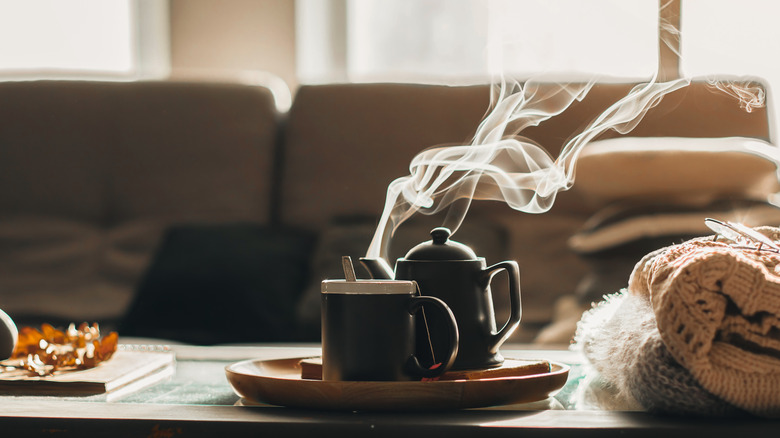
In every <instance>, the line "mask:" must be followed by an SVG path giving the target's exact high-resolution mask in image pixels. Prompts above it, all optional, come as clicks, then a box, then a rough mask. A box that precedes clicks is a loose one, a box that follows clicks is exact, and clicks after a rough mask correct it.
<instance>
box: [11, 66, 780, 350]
mask: <svg viewBox="0 0 780 438" xmlns="http://www.w3.org/2000/svg"><path fill="white" fill-rule="evenodd" d="M630 87H631V84H601V85H597V86H595V87H594V89H593V90H592V91H591V92H590V93H589V94H588V96H587V97H586V98H585V99H584V100H583V101H581V102H575V104H574V105H572V106H571V107H570V108H569V109H568V110H567V111H566V112H564V113H563V114H562V115H560V116H558V117H556V118H554V119H552V120H550V121H549V122H546V123H543V124H541V125H540V126H537V127H531V128H529V129H528V130H527V131H524V135H526V136H528V137H529V138H531V139H533V140H534V141H536V142H538V143H539V144H540V145H542V146H544V147H545V148H547V149H548V150H549V151H550V153H551V154H552V155H553V156H555V155H556V154H557V153H558V151H559V150H560V148H561V146H562V144H563V143H564V142H565V141H566V140H567V139H568V138H570V137H571V135H572V134H573V133H575V132H577V130H578V129H580V128H581V127H582V126H583V125H584V124H585V123H587V122H588V121H589V120H592V119H593V118H594V117H595V116H596V115H597V114H599V113H600V112H601V111H603V110H604V109H605V108H607V107H608V106H609V105H611V104H612V103H613V102H615V101H616V100H617V99H619V98H620V97H622V96H623V95H625V93H626V92H627V91H628V90H629V89H630ZM489 97H490V93H489V87H488V86H470V87H445V86H430V85H412V84H333V85H316V86H314V85H313V86H303V87H301V88H300V89H299V90H297V93H296V96H295V99H294V102H293V105H292V108H291V109H290V111H289V112H288V113H284V114H280V113H278V112H277V111H276V110H275V106H274V102H273V99H272V96H271V95H270V93H269V92H268V91H267V90H265V89H263V88H261V87H254V86H246V85H238V84H219V83H195V82H192V83H185V82H131V83H99V82H76V81H73V82H69V81H31V82H6V83H0V181H1V183H0V308H2V309H4V310H6V312H7V313H9V314H10V315H11V316H12V317H13V318H15V319H17V321H20V322H23V323H39V322H41V321H50V322H66V321H97V322H99V323H101V324H104V325H106V326H110V327H119V329H120V334H129V335H139V336H156V337H168V338H171V339H175V340H181V341H186V342H195V343H214V342H244V341H246V342H256V341H281V340H317V339H318V332H317V331H318V312H319V301H318V291H319V282H320V281H321V280H322V279H324V278H333V277H337V276H340V275H341V272H340V269H341V268H340V266H341V265H340V256H341V255H351V256H352V257H353V259H355V260H357V258H358V257H360V256H362V255H364V253H365V250H366V248H367V245H368V242H369V240H370V239H371V237H372V235H373V232H374V228H375V227H376V224H377V218H378V216H379V214H380V213H381V209H382V206H383V204H384V197H385V191H386V189H387V186H388V184H389V183H390V182H391V181H392V180H393V179H395V178H397V177H400V176H404V175H406V174H407V173H408V165H409V162H410V161H411V159H412V158H413V157H414V155H415V154H416V153H418V152H419V151H421V150H423V149H424V148H427V147H430V146H434V145H440V144H468V142H469V141H470V140H471V137H472V136H473V134H474V132H475V130H476V128H477V126H478V124H479V122H480V121H481V120H482V118H483V117H484V115H485V114H486V112H487V111H488V110H489V105H490V99H489ZM618 136H619V135H618V134H617V133H615V132H608V133H606V134H605V135H603V136H602V137H601V138H602V139H606V138H610V137H618ZM629 136H632V137H637V138H644V139H645V140H646V138H669V137H674V138H678V137H694V138H720V137H728V138H730V137H744V138H752V139H757V140H759V141H763V140H768V139H769V136H770V124H769V122H768V117H767V111H766V109H764V108H759V109H756V110H754V111H752V112H746V111H744V110H742V109H740V108H739V105H738V104H736V102H735V101H734V100H733V99H732V98H729V97H728V96H726V95H723V94H719V93H715V92H713V91H712V90H710V89H709V88H708V87H707V86H706V84H704V83H694V84H692V85H691V86H690V87H687V88H685V89H683V90H680V91H678V92H675V93H673V94H672V95H669V96H667V98H665V99H664V100H662V101H661V102H660V104H658V105H657V106H656V107H655V108H653V110H651V111H650V112H649V113H648V115H647V116H646V117H645V119H644V120H643V121H642V123H641V124H640V125H639V126H637V128H636V129H634V130H633V131H632V132H631V133H630V134H629ZM664 141H665V140H664ZM689 152H690V151H689ZM697 154H698V152H697V153H695V154H693V155H690V154H689V155H685V154H683V156H684V158H685V159H686V160H688V159H692V158H696V157H699V155H697ZM702 154H705V155H708V156H709V155H711V154H712V152H702ZM638 156H643V155H641V154H639V155H632V156H631V157H632V158H636V157H638ZM647 157H650V158H653V157H654V158H656V160H655V161H656V162H655V164H658V165H657V166H656V165H655V164H653V165H648V162H640V164H637V162H632V161H631V160H630V159H629V162H628V164H625V165H623V167H624V168H625V166H638V167H639V168H640V170H641V172H640V173H641V174H640V173H637V172H636V171H634V172H633V173H629V175H636V176H637V178H630V181H625V184H624V185H623V184H619V185H620V186H621V187H622V189H623V190H619V191H615V192H614V193H611V192H610V190H608V189H609V188H608V189H607V190H605V189H604V188H603V187H599V183H598V182H599V181H604V180H605V178H607V179H606V180H608V178H618V181H621V180H620V178H624V179H625V178H626V177H625V176H621V175H620V174H610V173H609V172H610V170H615V169H616V168H615V166H614V165H613V164H612V163H613V161H611V160H614V159H615V157H614V156H612V155H610V154H601V155H599V154H591V155H588V154H584V153H583V157H582V161H581V164H582V166H581V168H578V176H577V178H578V180H579V179H580V178H581V180H582V181H584V182H583V183H582V185H580V184H578V180H575V185H574V188H573V189H572V190H569V191H566V192H562V193H561V194H560V195H559V197H558V199H557V201H556V203H555V205H554V206H553V208H552V209H551V210H550V211H549V212H547V213H544V214H538V215H534V214H527V213H521V212H518V211H515V210H512V209H510V208H508V207H507V206H506V205H504V204H502V203H499V202H492V201H483V202H475V203H474V204H473V205H472V208H471V210H470V211H469V214H468V216H467V218H466V221H465V222H464V224H463V226H462V228H461V229H460V230H459V231H458V232H457V233H456V235H455V236H454V238H455V240H458V241H461V242H463V243H466V244H469V245H471V246H472V247H473V248H474V249H475V251H476V252H477V253H478V254H479V255H481V256H484V257H485V258H486V259H487V262H488V263H489V264H491V263H494V262H498V261H501V260H505V259H511V260H516V261H517V262H518V263H519V265H520V268H521V287H522V297H523V309H524V316H523V323H522V324H521V328H520V330H518V332H517V333H516V335H515V337H514V339H515V340H521V341H530V340H533V339H534V337H535V336H537V334H538V333H539V330H540V329H541V328H543V327H545V326H547V325H549V324H550V323H551V322H552V321H553V320H554V318H555V315H554V312H555V308H556V302H557V301H558V300H559V298H561V297H576V296H578V295H577V294H579V295H580V298H579V299H578V300H577V303H578V305H583V306H584V305H587V303H586V301H587V300H588V299H590V298H591V297H592V296H593V293H594V290H596V291H600V290H601V289H598V287H603V293H610V292H614V291H615V290H614V288H615V287H617V286H614V285H615V284H620V282H621V281H622V280H623V279H624V278H626V277H625V276H626V275H627V274H626V273H625V269H626V268H625V266H622V265H626V266H628V265H630V264H631V263H633V262H634V260H633V257H635V256H636V254H638V252H637V251H639V252H641V251H644V249H645V248H644V247H633V248H632V249H631V251H633V252H625V251H624V252H619V253H618V256H617V257H618V258H619V260H620V262H615V265H614V266H618V265H621V266H622V267H621V269H617V268H615V269H614V270H611V269H609V268H607V269H606V272H608V273H610V274H613V275H612V277H613V278H611V279H610V280H611V281H612V283H611V284H608V283H605V282H602V283H599V282H598V281H595V280H594V279H593V278H592V277H593V275H594V273H597V272H601V273H603V272H604V271H605V269H604V265H603V264H599V263H601V262H602V261H603V260H604V258H603V257H602V258H599V257H600V256H601V255H603V254H602V253H601V250H602V249H604V247H603V246H602V247H599V245H598V244H597V245H596V246H595V247H594V246H591V247H590V249H588V250H583V251H579V252H577V251H575V249H576V248H572V247H571V243H570V240H571V238H572V237H573V236H575V235H577V234H578V233H579V234H582V233H583V232H586V233H587V232H588V231H593V230H592V227H593V221H594V220H595V221H596V222H598V218H599V217H600V216H599V215H604V211H605V209H608V208H611V207H614V206H615V205H621V204H623V205H630V206H631V207H632V208H634V207H636V206H637V205H639V206H640V207H643V208H644V212H643V213H642V214H647V213H651V214H652V212H653V211H654V209H657V210H656V211H661V210H663V211H664V212H673V213H679V212H686V213H688V212H689V210H692V209H693V210H694V211H697V212H704V211H706V212H709V211H711V210H714V211H715V212H716V213H717V212H728V211H732V210H733V208H732V207H733V206H734V205H736V204H734V203H744V202H745V201H748V202H753V201H756V200H757V201H758V202H757V203H759V204H760V205H759V207H760V208H763V209H764V210H766V209H767V208H769V209H770V211H773V210H771V209H772V208H773V207H771V206H769V207H768V206H766V205H764V204H763V203H762V202H761V201H762V199H761V198H763V197H764V196H765V195H766V194H767V193H768V192H770V191H773V190H775V187H774V186H773V185H772V183H771V180H772V179H773V178H774V171H775V167H774V165H773V164H772V163H769V162H768V161H766V160H763V159H759V158H756V157H753V156H747V155H745V154H736V155H734V154H732V155H728V154H720V155H717V156H716V158H715V161H714V164H713V163H711V162H708V164H707V165H706V167H705V168H701V167H696V166H697V165H696V164H695V163H694V162H692V161H684V162H685V163H687V164H684V165H682V166H681V168H684V169H687V170H686V171H685V172H684V173H686V174H689V173H690V174H691V175H692V176H690V177H689V178H688V179H687V180H685V179H683V180H680V181H678V180H674V181H673V183H674V184H677V185H676V186H672V188H671V189H670V188H669V187H668V186H665V185H664V184H663V183H660V184H659V183H658V181H668V180H670V178H669V176H670V174H669V172H670V171H669V169H677V168H675V167H669V165H668V163H669V162H670V161H669V160H668V159H667V160H664V159H660V160H658V159H657V158H658V156H657V155H653V154H652V153H650V155H647ZM734 157H736V159H735V158H734ZM619 158H620V159H624V160H625V159H626V158H625V157H619ZM662 158H668V154H667V155H665V156H664V157H662ZM721 158H725V159H726V160H725V162H724V160H723V159H721ZM651 161H652V160H651ZM675 161H679V160H675ZM615 162H618V161H615ZM659 163H660V164H659ZM735 163H736V168H735V166H734V165H735ZM726 164H728V165H726ZM713 166H714V167H713ZM709 172H720V173H719V175H723V176H722V177H719V178H716V179H715V183H713V184H709V183H706V184H704V185H696V184H687V185H686V183H685V181H689V182H690V181H698V180H699V178H697V176H696V175H697V173H698V174H699V175H701V174H705V173H709ZM677 174H680V172H679V170H678V171H677ZM672 179H673V178H672ZM637 181H638V183H637ZM768 181H769V182H768ZM653 182H655V183H653ZM612 186H614V184H612ZM632 187H633V188H632ZM681 187H692V188H691V189H690V190H688V191H687V192H686V190H685V189H683V188H681ZM670 190H671V191H670ZM634 192H636V193H639V196H637V197H632V196H631V194H632V193H634ZM675 194H676V195H675ZM678 195H679V196H678ZM637 201H641V202H637ZM713 202H715V203H713ZM716 204H717V205H716ZM739 205H740V206H742V207H744V205H743V204H739ZM751 205H752V204H751ZM751 205H748V207H750V208H752V207H751ZM740 208H741V207H740ZM764 210H762V211H764ZM740 211H747V210H744V209H743V210H740ZM750 211H753V210H750ZM702 214H704V213H702ZM612 217H613V218H614V216H612ZM634 217H636V216H634ZM767 217H771V216H766V215H764V216H761V218H762V220H774V218H773V217H771V219H766V218H767ZM594 218H595V219H594ZM748 219H750V218H748ZM589 220H590V222H588V221H589ZM778 221H780V219H778ZM441 222H442V219H441V217H440V216H420V217H415V218H413V219H412V220H410V221H409V222H407V223H405V224H403V225H402V226H401V227H400V229H399V232H398V234H397V235H396V236H395V237H394V238H393V240H392V242H391V247H390V249H389V253H390V256H389V258H390V259H391V262H392V260H394V259H395V258H396V257H399V256H402V255H403V254H404V253H405V252H406V250H408V249H409V248H410V247H411V246H413V245H414V244H416V243H418V242H421V241H423V240H427V239H429V235H428V232H429V231H430V229H431V228H433V227H434V226H438V225H440V224H441ZM608 222H609V221H607V223H608ZM613 222H614V221H613ZM603 224H604V222H603V221H602V225H603ZM588 227H591V229H588ZM700 231H701V230H698V229H697V230H690V229H686V230H681V229H676V228H674V227H671V228H670V229H667V230H660V231H658V232H657V233H656V234H655V235H653V236H652V237H654V238H661V240H657V241H654V244H656V245H658V244H663V242H665V241H670V239H673V238H679V237H680V236H684V235H689V234H697V233H699V232H700ZM591 237H592V236H591ZM640 237H642V236H640ZM644 237H647V236H644ZM663 239H666V240H663ZM635 240H636V239H634V238H628V239H624V241H622V242H619V243H621V244H623V243H631V242H633V241H635ZM659 242H660V243H659ZM607 246H610V245H607ZM614 246H615V245H611V247H614ZM618 246H619V245H618ZM594 248H596V249H595V250H594ZM594 254H596V255H597V257H595V258H594V257H592V256H593V255H594ZM610 257H614V254H613V255H612V256H610ZM607 259H609V257H607ZM594 260H596V263H594ZM608 266H609V265H608ZM613 271H614V272H613ZM359 274H361V275H365V274H364V272H362V271H360V270H359ZM497 281H498V284H497V286H494V294H495V303H496V307H497V313H498V315H499V318H504V317H505V315H506V307H507V299H506V298H505V297H504V294H503V293H502V292H504V290H503V289H504V287H502V286H503V284H502V283H501V279H500V278H499V279H498V280H497ZM594 281H595V282H594ZM584 284H588V285H590V286H583V285H584ZM599 284H600V285H602V286H598V285H599ZM594 285H597V286H594ZM583 287H585V288H589V291H588V292H587V293H583V292H582V291H581V290H582V289H583ZM594 288H595V289H594ZM578 290H579V292H578ZM563 333H566V330H564V331H563ZM564 337H565V335H564ZM556 339H557V338H556Z"/></svg>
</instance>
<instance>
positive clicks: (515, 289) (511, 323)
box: [482, 261, 523, 353]
mask: <svg viewBox="0 0 780 438" xmlns="http://www.w3.org/2000/svg"><path fill="white" fill-rule="evenodd" d="M501 270H505V271H506V272H507V274H508V275H509V307H510V309H509V319H508V320H507V322H506V324H504V326H503V327H502V328H501V330H499V331H498V332H497V333H496V334H494V335H493V336H492V339H491V342H490V352H491V353H496V352H498V349H499V347H501V344H503V343H504V342H506V340H507V339H509V336H511V335H512V333H513V332H514V331H515V329H516V328H517V326H518V325H520V319H521V318H522V316H523V309H522V305H521V302H520V268H519V266H518V265H517V262H515V261H505V262H500V263H496V264H495V265H493V266H490V267H488V268H485V270H484V271H482V272H483V273H484V274H485V277H484V278H485V284H486V285H490V282H491V281H492V280H493V276H494V275H496V273H498V272H499V271H501Z"/></svg>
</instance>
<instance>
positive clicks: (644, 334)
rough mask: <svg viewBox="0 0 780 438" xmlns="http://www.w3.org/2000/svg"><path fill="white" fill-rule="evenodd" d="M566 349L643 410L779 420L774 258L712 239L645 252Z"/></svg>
mask: <svg viewBox="0 0 780 438" xmlns="http://www.w3.org/2000/svg"><path fill="white" fill-rule="evenodd" d="M756 230H757V231H759V232H761V233H762V234H764V235H766V236H768V237H769V238H770V239H772V240H773V241H778V240H780V229H778V228H769V227H760V228H756ZM574 348H575V349H580V350H581V351H582V352H583V353H584V354H585V356H586V357H587V358H588V359H589V361H590V362H591V364H592V365H593V366H594V367H595V369H596V370H597V371H598V372H599V373H600V374H601V376H602V379H603V381H604V382H606V384H607V385H609V386H611V387H612V389H613V390H614V392H615V394H617V395H619V396H622V397H625V398H626V399H627V400H633V401H636V402H637V403H638V404H639V405H641V406H642V407H643V408H645V409H648V410H651V411H660V412H671V413H697V414H705V415H716V414H717V415H722V414H725V413H734V412H739V411H746V412H750V413H753V414H756V415H760V416H769V417H780V254H777V253H775V252H770V251H767V250H761V251H758V250H756V249H753V248H745V247H744V246H742V245H737V244H736V242H733V241H729V240H726V239H724V238H719V239H718V240H717V241H715V240H713V238H712V237H710V238H705V239H694V240H690V241H687V242H684V243H682V244H679V245H673V246H670V247H667V248H663V249H661V250H658V251H655V252H653V253H650V254H648V255H647V256H645V257H644V258H643V259H642V260H641V261H639V263H637V265H636V266H635V268H634V271H633V273H632V274H631V277H630V279H629V283H628V287H627V289H625V290H623V291H621V292H620V293H618V294H616V295H614V296H611V297H609V298H608V299H607V300H605V301H604V302H602V303H600V304H598V305H596V306H595V307H594V308H593V309H592V310H590V311H588V312H586V313H585V314H584V315H583V318H582V320H581V321H580V323H579V326H578V331H577V335H576V337H575V345H574Z"/></svg>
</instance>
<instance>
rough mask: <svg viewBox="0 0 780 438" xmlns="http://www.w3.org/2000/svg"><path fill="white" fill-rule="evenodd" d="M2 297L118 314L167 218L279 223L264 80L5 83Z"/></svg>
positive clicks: (12, 306) (59, 311)
mask: <svg viewBox="0 0 780 438" xmlns="http://www.w3.org/2000/svg"><path fill="white" fill-rule="evenodd" d="M0 102H2V105H0V240H2V241H0V263H1V264H3V266H2V267H0V308H3V309H4V310H5V311H7V312H8V313H9V314H10V315H11V316H12V317H15V318H16V317H19V318H22V317H23V316H24V317H25V318H26V317H27V316H28V315H33V316H34V315H36V314H37V315H38V317H39V318H46V319H52V320H53V319H55V318H57V317H59V318H64V319H70V320H76V321H79V320H93V321H98V322H103V321H106V320H115V319H117V318H118V317H119V316H120V315H122V313H123V312H124V311H125V310H126V307H127V304H128V303H129V301H130V299H131V298H132V294H133V291H134V289H135V287H136V285H137V282H138V280H139V278H140V276H141V274H142V273H143V270H144V269H145V268H146V266H147V264H148V262H149V260H150V259H151V256H152V254H153V252H154V250H155V248H156V246H157V244H158V239H159V237H160V236H161V234H162V231H163V230H164V229H166V228H167V227H169V226H170V225H172V224H179V223H190V222H201V223H202V222H206V223H219V222H236V221H249V222H254V223H258V224H268V223H269V222H270V221H271V207H270V204H271V199H272V195H271V190H272V189H271V185H272V182H273V170H274V160H275V152H276V145H277V143H276V142H277V134H278V130H277V123H278V114H277V112H276V108H275V106H274V102H273V97H272V95H271V93H270V92H269V91H268V90H267V89H265V88H263V87H256V86H245V85H238V84H217V83H205V82H198V83H196V82H192V83H187V82H173V81H162V82H154V81H150V82H144V81H142V82H89V81H23V82H0Z"/></svg>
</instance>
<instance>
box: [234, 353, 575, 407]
mask: <svg viewBox="0 0 780 438" xmlns="http://www.w3.org/2000/svg"><path fill="white" fill-rule="evenodd" d="M302 359H304V358H301V357H299V358H289V359H275V360H246V361H242V362H238V363H235V364H232V365H228V366H227V367H226V368H225V373H226V375H227V379H228V382H230V385H231V386H232V387H233V390H234V391H235V392H236V393H237V394H238V395H240V396H241V397H244V398H245V399H247V400H249V401H252V402H260V403H268V404H272V405H278V406H287V407H296V408H308V409H328V410H350V411H358V410H364V411H365V410H369V411H403V410H413V411H421V410H428V411H430V410H452V409H466V408H479V407H486V406H496V405H509V404H516V403H530V402H535V401H539V400H544V399H546V398H548V397H549V396H551V395H552V394H554V393H555V392H557V391H558V390H560V389H561V388H562V387H563V385H565V384H566V379H567V378H568V376H569V367H568V366H567V365H565V364H561V363H556V362H550V366H551V371H550V372H549V373H544V374H532V375H524V376H514V377H502V378H497V379H484V380H446V381H445V380H439V381H432V382H338V381H328V380H307V379H302V378H301V368H300V365H299V363H300V361H301V360H302Z"/></svg>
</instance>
